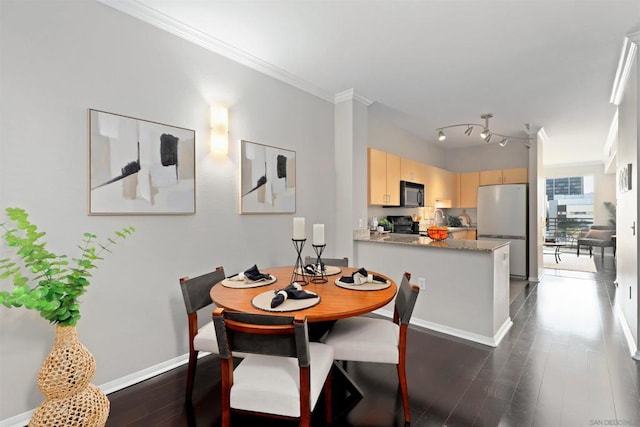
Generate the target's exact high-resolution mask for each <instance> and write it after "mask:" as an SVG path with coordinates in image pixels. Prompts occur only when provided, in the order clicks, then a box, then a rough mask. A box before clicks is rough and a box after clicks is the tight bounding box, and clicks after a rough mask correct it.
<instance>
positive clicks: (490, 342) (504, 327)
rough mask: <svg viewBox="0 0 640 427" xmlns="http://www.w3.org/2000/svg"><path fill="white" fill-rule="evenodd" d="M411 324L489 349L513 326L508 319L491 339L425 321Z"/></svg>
mask: <svg viewBox="0 0 640 427" xmlns="http://www.w3.org/2000/svg"><path fill="white" fill-rule="evenodd" d="M411 323H412V324H414V325H417V326H421V327H423V328H426V329H431V330H432V331H436V332H441V333H443V334H447V335H452V336H454V337H458V338H462V339H464V340H467V341H473V342H477V343H479V344H483V345H486V346H489V347H498V345H500V342H501V341H502V339H503V338H504V336H505V335H506V334H507V332H508V331H509V329H511V326H513V322H512V321H511V318H508V319H507V320H506V321H505V322H504V323H503V324H502V326H501V327H500V329H498V332H497V333H496V334H495V335H494V336H493V337H488V336H485V335H479V334H474V333H472V332H468V331H463V330H461V329H456V328H451V327H449V326H444V325H441V324H439V323H434V322H428V321H425V320H419V319H412V320H411Z"/></svg>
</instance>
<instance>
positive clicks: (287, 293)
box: [271, 282, 318, 308]
mask: <svg viewBox="0 0 640 427" xmlns="http://www.w3.org/2000/svg"><path fill="white" fill-rule="evenodd" d="M273 292H275V294H276V296H274V297H273V299H272V300H271V308H276V307H277V306H279V305H280V304H282V303H283V302H285V300H287V299H289V298H291V299H306V298H318V295H316V294H314V293H313V292H307V291H305V290H303V289H302V286H300V285H299V284H298V283H296V282H293V283H292V284H290V285H289V286H287V287H286V288H284V289H279V290H277V291H273Z"/></svg>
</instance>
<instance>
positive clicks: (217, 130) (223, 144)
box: [209, 104, 229, 156]
mask: <svg viewBox="0 0 640 427" xmlns="http://www.w3.org/2000/svg"><path fill="white" fill-rule="evenodd" d="M210 126H211V135H210V142H209V149H210V150H211V152H212V153H213V154H217V155H222V156H226V155H227V153H228V152H229V110H228V109H227V107H226V106H224V105H222V104H215V105H212V106H211V123H210Z"/></svg>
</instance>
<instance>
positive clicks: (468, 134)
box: [464, 126, 473, 136]
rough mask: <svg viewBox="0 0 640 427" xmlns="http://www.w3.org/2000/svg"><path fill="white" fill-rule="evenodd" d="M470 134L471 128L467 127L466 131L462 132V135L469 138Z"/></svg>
mask: <svg viewBox="0 0 640 427" xmlns="http://www.w3.org/2000/svg"><path fill="white" fill-rule="evenodd" d="M471 132H473V126H469V127H468V128H467V130H465V131H464V134H465V135H467V136H471Z"/></svg>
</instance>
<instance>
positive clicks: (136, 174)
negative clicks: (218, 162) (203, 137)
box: [89, 109, 196, 215]
mask: <svg viewBox="0 0 640 427" xmlns="http://www.w3.org/2000/svg"><path fill="white" fill-rule="evenodd" d="M195 206H196V205H195V131H194V130H190V129H184V128H180V127H175V126H169V125H165V124H162V123H156V122H150V121H147V120H141V119H136V118H133V117H127V116H122V115H118V114H113V113H107V112H104V111H98V110H92V109H90V110H89V214H91V215H135V214H141V215H143V214H194V213H195Z"/></svg>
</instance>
